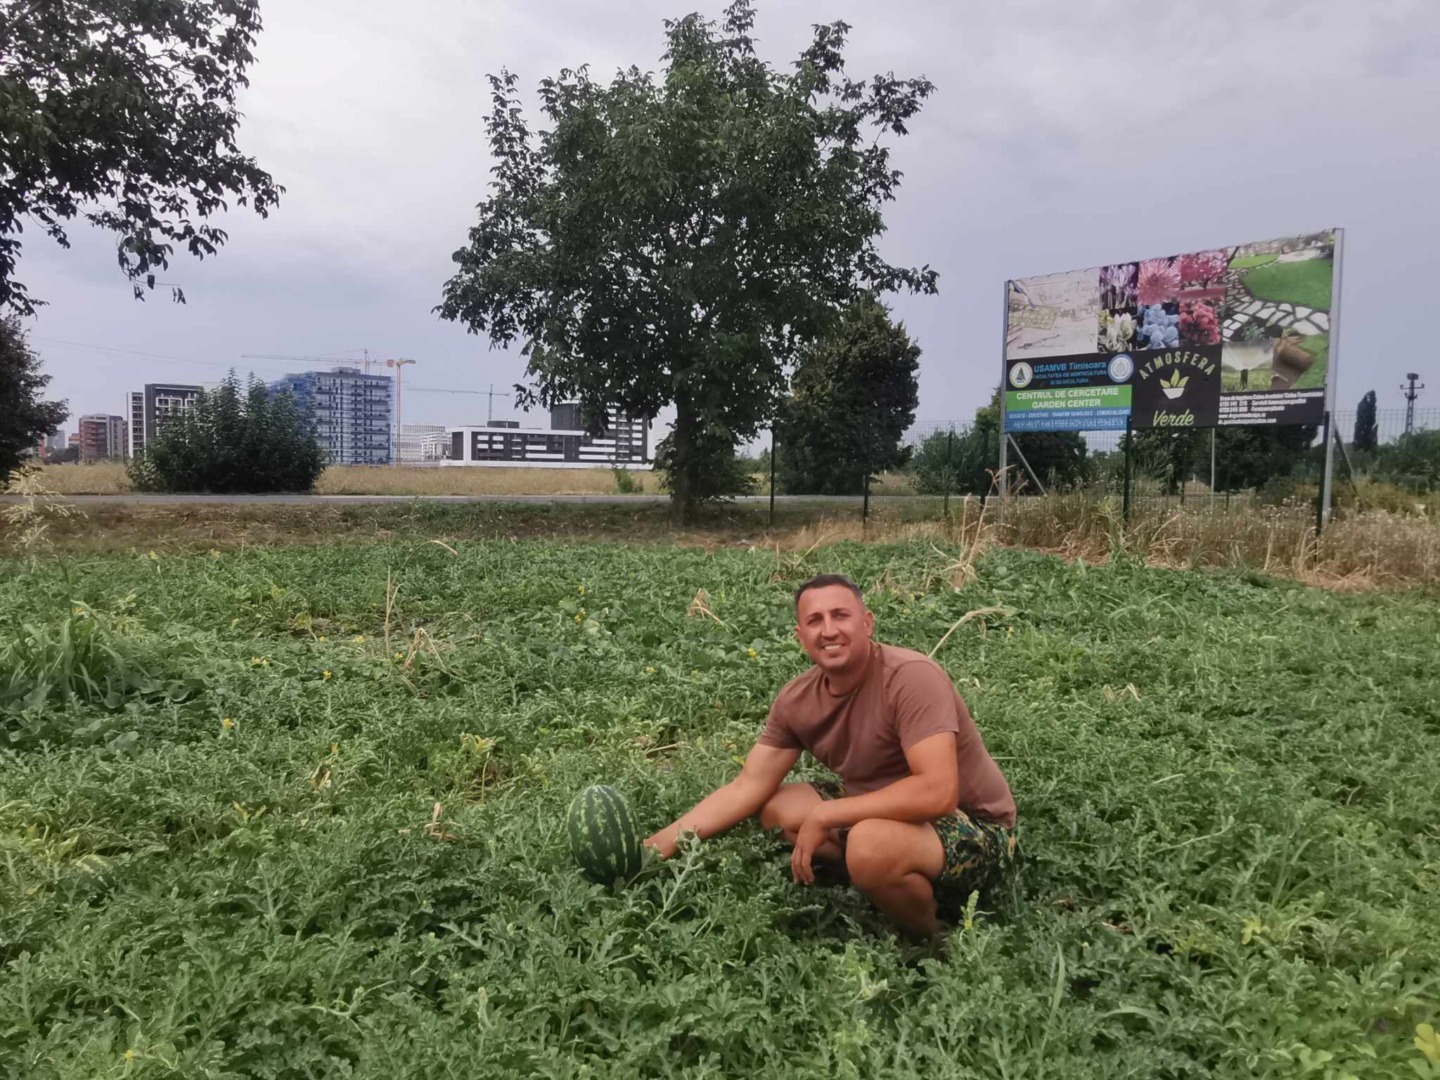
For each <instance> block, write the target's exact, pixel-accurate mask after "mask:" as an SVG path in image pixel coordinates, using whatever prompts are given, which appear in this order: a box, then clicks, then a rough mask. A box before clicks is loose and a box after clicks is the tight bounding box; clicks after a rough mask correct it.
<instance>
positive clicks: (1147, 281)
mask: <svg viewBox="0 0 1440 1080" xmlns="http://www.w3.org/2000/svg"><path fill="white" fill-rule="evenodd" d="M1175 262H1176V260H1175V258H1174V257H1173V256H1172V257H1170V258H1168V259H1146V260H1145V261H1144V262H1142V263H1141V264H1140V274H1139V281H1138V283H1137V287H1136V293H1137V295H1136V299H1137V301H1138V302H1139V304H1140V306H1141V307H1152V306H1154V305H1156V304H1170V303H1174V302H1175V301H1176V300H1178V299H1179V298H1180V269H1179V267H1177V266H1176V265H1175Z"/></svg>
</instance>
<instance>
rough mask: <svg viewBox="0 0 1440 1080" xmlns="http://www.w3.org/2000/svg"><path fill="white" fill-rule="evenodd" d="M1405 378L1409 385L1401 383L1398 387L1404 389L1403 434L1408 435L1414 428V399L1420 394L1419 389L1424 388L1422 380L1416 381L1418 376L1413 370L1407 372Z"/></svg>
mask: <svg viewBox="0 0 1440 1080" xmlns="http://www.w3.org/2000/svg"><path fill="white" fill-rule="evenodd" d="M1405 378H1407V379H1409V380H1410V382H1409V385H1408V386H1407V385H1405V384H1404V383H1402V384H1401V386H1400V389H1401V390H1403V391H1405V434H1406V435H1409V434H1410V433H1411V432H1412V431H1414V430H1415V399H1416V398H1417V397H1419V396H1420V391H1421V390H1424V389H1425V384H1424V383H1423V382H1417V381H1416V380H1418V379H1419V378H1420V376H1419V375H1417V374H1416V373H1415V372H1413V371H1412V372H1409V373H1407V374H1406V376H1405Z"/></svg>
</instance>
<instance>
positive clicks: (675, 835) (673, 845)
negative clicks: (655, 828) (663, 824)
mask: <svg viewBox="0 0 1440 1080" xmlns="http://www.w3.org/2000/svg"><path fill="white" fill-rule="evenodd" d="M641 842H642V843H643V844H644V845H645V846H646V847H648V848H653V849H654V850H655V853H656V854H657V855H659V856H660V858H662V859H668V858H670V857H671V856H673V855H674V854H675V852H676V851H678V850H679V849H680V844H679V830H678V829H677V828H676V827H675V826H674V825H670V826H668V827H667V828H664V829H661V830H660V831H659V832H657V833H655V834H654V835H653V836H647V837H646V838H645V839H644V840H643V841H641Z"/></svg>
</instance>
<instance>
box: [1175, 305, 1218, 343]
mask: <svg viewBox="0 0 1440 1080" xmlns="http://www.w3.org/2000/svg"><path fill="white" fill-rule="evenodd" d="M1177 329H1178V330H1179V334H1180V344H1181V345H1219V344H1220V311H1219V305H1218V304H1216V303H1215V302H1214V301H1213V300H1181V301H1180V322H1179V324H1178V327H1177Z"/></svg>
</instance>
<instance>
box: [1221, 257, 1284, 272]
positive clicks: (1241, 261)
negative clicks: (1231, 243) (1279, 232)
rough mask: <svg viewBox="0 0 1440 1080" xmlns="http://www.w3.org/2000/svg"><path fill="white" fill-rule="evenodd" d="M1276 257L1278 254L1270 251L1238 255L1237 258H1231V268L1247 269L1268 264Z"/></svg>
mask: <svg viewBox="0 0 1440 1080" xmlns="http://www.w3.org/2000/svg"><path fill="white" fill-rule="evenodd" d="M1276 258H1277V256H1276V255H1274V254H1270V253H1261V254H1258V255H1237V256H1236V257H1235V258H1233V259H1231V260H1230V269H1232V270H1246V269H1250V268H1252V267H1256V266H1268V265H1269V264H1270V263H1273V262H1274V261H1275V259H1276Z"/></svg>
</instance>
